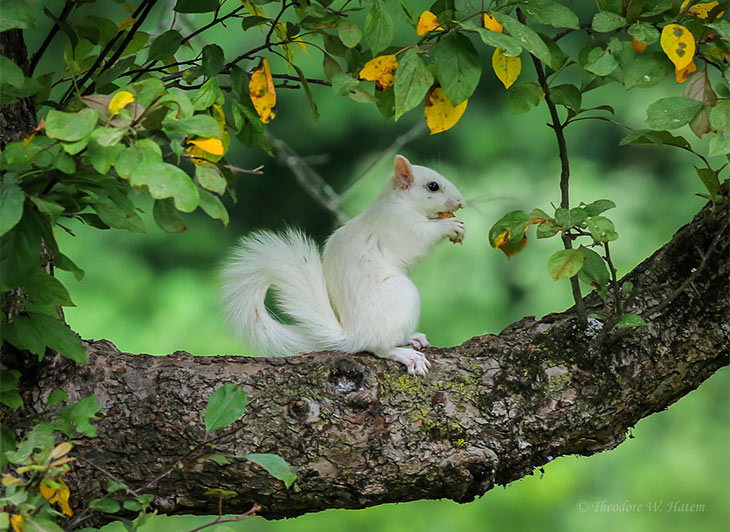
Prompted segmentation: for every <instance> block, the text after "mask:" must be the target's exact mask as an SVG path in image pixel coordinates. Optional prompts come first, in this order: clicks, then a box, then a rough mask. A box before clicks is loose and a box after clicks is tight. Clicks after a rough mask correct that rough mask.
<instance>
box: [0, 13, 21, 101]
mask: <svg viewBox="0 0 730 532" xmlns="http://www.w3.org/2000/svg"><path fill="white" fill-rule="evenodd" d="M3 14H4V13H3ZM0 83H2V84H3V85H11V86H13V87H16V88H18V89H19V88H21V87H22V86H23V84H24V83H25V74H23V71H22V70H21V69H20V67H19V66H18V65H16V64H15V62H14V61H12V60H11V59H9V58H7V57H5V56H4V55H0Z"/></svg>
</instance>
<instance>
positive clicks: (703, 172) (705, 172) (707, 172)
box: [695, 167, 720, 198]
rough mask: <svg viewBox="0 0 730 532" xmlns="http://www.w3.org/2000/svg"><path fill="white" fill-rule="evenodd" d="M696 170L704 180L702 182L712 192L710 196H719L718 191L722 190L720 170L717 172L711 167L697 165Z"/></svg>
mask: <svg viewBox="0 0 730 532" xmlns="http://www.w3.org/2000/svg"><path fill="white" fill-rule="evenodd" d="M695 170H696V171H697V175H698V176H699V177H700V179H701V180H702V183H703V184H704V185H705V187H706V188H707V191H708V192H709V193H710V196H712V197H713V198H714V197H715V196H717V193H718V192H719V191H720V178H719V176H718V172H715V171H714V170H712V169H711V168H697V167H695Z"/></svg>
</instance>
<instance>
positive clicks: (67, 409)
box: [54, 395, 101, 438]
mask: <svg viewBox="0 0 730 532" xmlns="http://www.w3.org/2000/svg"><path fill="white" fill-rule="evenodd" d="M100 410H101V404H99V401H98V400H97V398H96V396H94V395H89V396H87V397H84V398H83V399H81V400H80V401H79V402H78V403H74V404H72V405H68V406H64V407H63V408H61V409H60V410H59V411H58V413H57V414H56V415H57V417H58V418H59V420H61V421H66V422H69V423H71V424H73V425H74V426H75V428H76V432H78V433H79V434H83V435H85V436H88V437H90V438H94V437H95V436H96V427H95V426H94V425H92V424H91V421H92V420H94V419H96V417H97V415H98V414H99V411H100ZM54 427H55V428H57V429H59V430H62V429H61V428H59V426H57V425H55V424H54ZM68 436H72V434H68Z"/></svg>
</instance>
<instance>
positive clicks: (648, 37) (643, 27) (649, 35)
mask: <svg viewBox="0 0 730 532" xmlns="http://www.w3.org/2000/svg"><path fill="white" fill-rule="evenodd" d="M626 31H627V32H628V33H629V35H631V36H632V37H633V38H634V39H636V40H637V41H641V42H643V43H644V44H646V45H649V44H654V43H655V42H657V41H658V40H659V30H657V29H656V28H655V27H654V26H652V25H651V24H649V23H648V22H636V23H635V24H632V25H631V26H629V28H628V30H626Z"/></svg>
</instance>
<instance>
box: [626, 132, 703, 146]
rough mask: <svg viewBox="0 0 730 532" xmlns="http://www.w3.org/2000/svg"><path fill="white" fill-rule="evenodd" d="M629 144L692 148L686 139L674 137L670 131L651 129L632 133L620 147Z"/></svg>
mask: <svg viewBox="0 0 730 532" xmlns="http://www.w3.org/2000/svg"><path fill="white" fill-rule="evenodd" d="M627 144H658V145H660V146H661V145H663V144H666V145H667V146H677V147H679V148H690V144H689V142H688V141H687V139H685V138H684V137H679V136H675V135H672V134H671V133H670V132H669V131H652V130H651V129H640V130H637V131H632V132H631V133H629V134H628V135H626V136H625V137H624V138H622V139H621V140H620V141H619V145H620V146H625V145H627Z"/></svg>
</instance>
